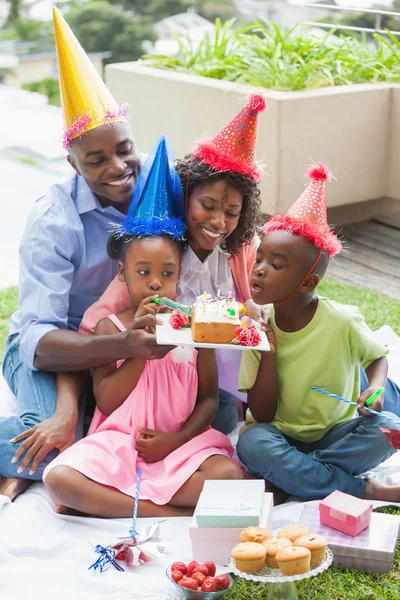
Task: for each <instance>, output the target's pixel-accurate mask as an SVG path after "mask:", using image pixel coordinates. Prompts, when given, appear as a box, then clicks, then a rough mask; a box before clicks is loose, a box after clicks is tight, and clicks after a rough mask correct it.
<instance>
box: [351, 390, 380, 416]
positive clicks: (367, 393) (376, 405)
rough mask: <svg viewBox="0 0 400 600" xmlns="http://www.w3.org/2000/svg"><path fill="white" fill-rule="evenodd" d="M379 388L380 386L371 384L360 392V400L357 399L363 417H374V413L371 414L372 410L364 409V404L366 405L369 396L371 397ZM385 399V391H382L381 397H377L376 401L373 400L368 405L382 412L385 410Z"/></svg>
mask: <svg viewBox="0 0 400 600" xmlns="http://www.w3.org/2000/svg"><path fill="white" fill-rule="evenodd" d="M378 389H379V386H369V387H367V389H366V390H364V391H363V393H362V394H360V396H359V398H358V400H357V404H358V407H357V410H358V412H359V414H360V415H362V416H363V417H372V416H373V415H371V413H370V412H368V411H366V410H363V406H364V405H365V402H366V401H367V400H368V398H370V397H371V396H372V394H375V392H376V391H377V390H378ZM383 400H384V393H382V394H381V395H380V396H379V398H377V399H376V400H375V402H373V403H372V404H371V405H370V406H368V408H372V410H376V412H382V410H383Z"/></svg>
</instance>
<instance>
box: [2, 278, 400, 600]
mask: <svg viewBox="0 0 400 600" xmlns="http://www.w3.org/2000/svg"><path fill="white" fill-rule="evenodd" d="M318 292H319V294H320V295H323V296H327V297H329V298H331V299H333V300H337V301H338V302H343V303H346V304H354V305H356V306H358V307H359V308H360V310H361V312H362V313H363V314H364V316H365V318H366V320H367V322H368V325H369V326H370V327H371V329H373V330H374V329H378V328H379V327H381V326H382V325H390V326H391V327H393V329H394V330H395V331H396V333H397V334H398V335H400V302H398V301H396V300H393V299H392V298H389V297H388V296H384V295H382V294H377V293H376V292H371V291H370V290H367V289H364V288H359V287H356V286H349V285H343V284H340V283H336V282H334V281H332V280H330V279H325V280H324V281H323V282H322V283H321V285H320V286H319V288H318ZM17 304H18V288H15V287H13V288H8V289H6V290H1V291H0V357H2V356H3V353H4V348H5V342H6V338H7V332H8V319H9V318H10V316H11V314H12V313H13V312H14V310H15V309H16V308H17ZM381 510H383V511H384V512H392V513H393V514H400V510H399V509H397V508H395V507H393V508H390V509H381ZM297 590H298V594H299V600H399V599H400V544H399V546H398V548H397V553H396V556H395V561H394V565H393V569H392V572H391V573H390V574H388V575H373V574H367V573H362V572H361V571H354V570H350V569H340V568H338V567H334V568H331V569H328V571H326V572H325V573H322V575H320V576H319V577H316V578H311V579H308V580H306V581H304V582H302V583H299V584H297ZM267 595H268V586H267V585H265V584H260V583H252V582H249V581H245V580H243V579H239V578H236V580H235V585H234V587H233V588H232V590H231V591H230V592H229V594H228V595H226V596H224V598H226V600H266V599H267Z"/></svg>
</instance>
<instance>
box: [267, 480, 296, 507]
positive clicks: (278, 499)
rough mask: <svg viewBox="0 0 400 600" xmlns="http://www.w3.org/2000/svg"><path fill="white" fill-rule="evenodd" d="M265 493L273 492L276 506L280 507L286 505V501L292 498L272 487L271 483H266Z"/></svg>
mask: <svg viewBox="0 0 400 600" xmlns="http://www.w3.org/2000/svg"><path fill="white" fill-rule="evenodd" d="M265 491H266V492H272V494H273V496H274V506H278V505H279V504H284V503H285V502H286V500H287V499H288V498H289V497H290V494H287V493H286V492H284V491H283V490H280V489H279V488H277V487H275V486H274V485H272V483H271V482H270V481H266V482H265Z"/></svg>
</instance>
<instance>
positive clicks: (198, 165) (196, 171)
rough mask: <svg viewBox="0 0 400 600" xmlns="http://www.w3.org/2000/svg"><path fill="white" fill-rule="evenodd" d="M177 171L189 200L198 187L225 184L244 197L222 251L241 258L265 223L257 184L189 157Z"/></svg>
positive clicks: (178, 164) (177, 165)
mask: <svg viewBox="0 0 400 600" xmlns="http://www.w3.org/2000/svg"><path fill="white" fill-rule="evenodd" d="M176 170H177V172H178V175H179V176H180V178H181V181H182V186H183V193H184V196H185V197H187V198H190V196H191V194H192V192H193V190H194V188H195V187H196V186H197V185H204V184H207V183H210V184H212V183H216V182H217V181H221V180H223V181H226V183H227V184H228V185H230V186H232V187H233V188H235V189H237V190H239V192H241V193H242V194H243V206H242V210H241V213H240V218H239V223H238V226H237V227H236V229H235V230H234V231H233V232H232V233H231V234H230V235H229V236H228V237H227V238H226V240H224V242H223V244H222V248H223V250H224V251H226V252H228V253H229V254H231V255H232V256H233V255H234V254H238V253H239V250H240V248H241V247H242V246H244V245H245V244H249V243H250V242H251V240H252V239H253V237H254V235H255V234H256V233H258V232H259V230H260V228H261V227H262V225H263V223H264V220H263V217H262V215H261V211H260V205H261V200H260V190H259V189H258V187H257V184H256V182H255V181H253V180H252V179H250V177H248V176H246V175H242V174H241V173H234V172H233V171H216V170H215V169H213V168H212V167H210V166H208V165H207V164H205V163H203V162H202V161H201V160H200V159H198V158H195V157H194V156H193V155H192V154H188V155H186V156H185V158H184V159H182V160H177V162H176Z"/></svg>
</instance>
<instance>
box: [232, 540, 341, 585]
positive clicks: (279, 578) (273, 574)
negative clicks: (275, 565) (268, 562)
mask: <svg viewBox="0 0 400 600" xmlns="http://www.w3.org/2000/svg"><path fill="white" fill-rule="evenodd" d="M332 561H333V554H332V552H331V550H330V549H329V548H327V549H326V554H325V558H324V560H323V561H322V563H320V564H318V565H315V566H314V567H311V569H310V571H308V573H302V574H301V575H290V576H285V575H282V573H281V572H280V570H279V569H268V568H267V567H265V569H262V571H257V573H243V571H239V569H237V568H236V565H235V561H234V559H233V558H232V557H231V558H230V559H229V561H228V567H229V569H228V572H229V573H234V575H237V576H238V577H241V578H242V579H247V581H259V582H262V583H288V582H291V581H302V580H303V579H308V578H309V577H316V576H317V575H320V574H321V573H323V572H324V571H326V570H327V569H328V568H329V567H330V566H331V564H332Z"/></svg>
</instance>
